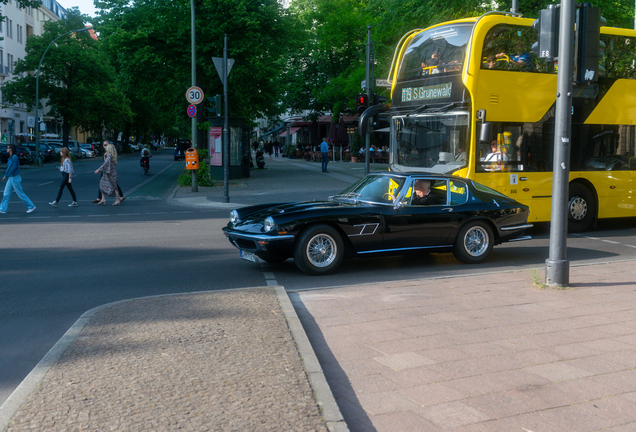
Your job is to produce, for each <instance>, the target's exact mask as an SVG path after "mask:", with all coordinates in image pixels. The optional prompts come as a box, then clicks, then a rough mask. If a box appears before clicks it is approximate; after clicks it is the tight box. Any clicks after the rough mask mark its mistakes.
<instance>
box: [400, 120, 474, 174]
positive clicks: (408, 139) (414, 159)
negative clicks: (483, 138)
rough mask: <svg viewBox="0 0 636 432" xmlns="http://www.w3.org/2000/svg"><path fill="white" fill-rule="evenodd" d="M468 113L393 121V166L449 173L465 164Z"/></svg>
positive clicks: (407, 169)
mask: <svg viewBox="0 0 636 432" xmlns="http://www.w3.org/2000/svg"><path fill="white" fill-rule="evenodd" d="M468 118H469V116H468V112H465V111H461V112H460V111H455V112H449V113H425V114H418V115H404V116H394V117H393V128H392V130H391V148H392V149H394V150H393V151H394V152H395V153H394V160H395V161H397V162H396V163H395V164H396V165H401V166H403V167H405V169H404V171H409V170H410V171H412V169H411V168H425V169H426V171H429V172H436V173H444V174H445V173H451V172H453V171H456V170H458V169H460V168H462V167H465V166H466V164H467V159H468V158H467V157H466V143H467V142H468V141H469V126H468Z"/></svg>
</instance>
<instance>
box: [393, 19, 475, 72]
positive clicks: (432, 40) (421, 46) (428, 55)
mask: <svg viewBox="0 0 636 432" xmlns="http://www.w3.org/2000/svg"><path fill="white" fill-rule="evenodd" d="M472 28H473V24H458V25H448V26H440V27H435V28H432V29H430V30H426V31H423V32H421V33H419V34H417V35H416V36H414V37H413V40H412V41H411V43H410V45H409V46H408V48H407V49H406V51H405V54H404V58H403V60H402V64H401V66H400V69H399V72H398V80H399V81H409V80H413V79H418V78H420V77H422V76H427V75H431V76H433V75H436V74H440V73H441V74H447V73H460V72H461V68H462V64H463V63H464V58H465V57H466V46H467V45H468V39H469V38H470V33H471V31H472ZM438 76H439V75H438Z"/></svg>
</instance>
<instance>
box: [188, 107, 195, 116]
mask: <svg viewBox="0 0 636 432" xmlns="http://www.w3.org/2000/svg"><path fill="white" fill-rule="evenodd" d="M195 115H197V107H196V106H194V105H188V116H190V117H194V116H195Z"/></svg>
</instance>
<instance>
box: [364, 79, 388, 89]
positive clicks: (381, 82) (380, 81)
mask: <svg viewBox="0 0 636 432" xmlns="http://www.w3.org/2000/svg"><path fill="white" fill-rule="evenodd" d="M375 86H376V87H387V88H390V87H391V83H389V80H387V79H382V78H376V79H375ZM360 88H362V90H366V89H367V80H362V81H360Z"/></svg>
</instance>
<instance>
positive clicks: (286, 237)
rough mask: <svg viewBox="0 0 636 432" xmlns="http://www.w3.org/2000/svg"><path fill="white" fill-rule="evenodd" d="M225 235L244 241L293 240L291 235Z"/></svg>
mask: <svg viewBox="0 0 636 432" xmlns="http://www.w3.org/2000/svg"><path fill="white" fill-rule="evenodd" d="M225 235H226V236H228V237H230V236H233V237H236V238H240V239H245V240H268V241H275V240H289V239H293V238H294V236H293V235H292V234H287V235H281V236H272V235H265V234H241V233H237V232H236V231H230V232H225Z"/></svg>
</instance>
